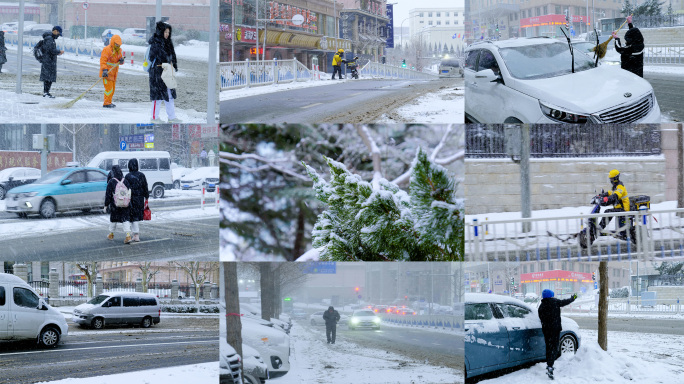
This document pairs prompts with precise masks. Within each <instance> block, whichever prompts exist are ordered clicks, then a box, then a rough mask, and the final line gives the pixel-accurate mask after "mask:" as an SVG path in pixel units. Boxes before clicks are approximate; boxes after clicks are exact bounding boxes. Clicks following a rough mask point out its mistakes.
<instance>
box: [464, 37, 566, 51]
mask: <svg viewBox="0 0 684 384" xmlns="http://www.w3.org/2000/svg"><path fill="white" fill-rule="evenodd" d="M556 43H562V42H561V41H560V40H556V39H551V38H548V37H528V38H522V39H508V40H499V41H484V42H478V43H473V44H472V45H470V46H469V47H468V49H467V50H472V49H477V48H478V47H483V46H485V45H488V44H491V45H494V46H496V47H497V48H511V47H527V46H530V45H542V44H556Z"/></svg>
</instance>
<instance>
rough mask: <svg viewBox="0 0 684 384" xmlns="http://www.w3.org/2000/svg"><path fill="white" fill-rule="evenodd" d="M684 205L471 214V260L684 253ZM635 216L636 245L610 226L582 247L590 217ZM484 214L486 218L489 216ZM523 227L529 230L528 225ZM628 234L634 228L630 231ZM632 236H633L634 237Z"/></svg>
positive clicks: (468, 254) (468, 227)
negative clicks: (495, 216) (562, 213)
mask: <svg viewBox="0 0 684 384" xmlns="http://www.w3.org/2000/svg"><path fill="white" fill-rule="evenodd" d="M683 214H684V209H670V210H659V211H648V210H644V211H639V212H634V211H631V212H615V213H601V214H590V215H578V216H566V217H540V218H526V219H522V218H521V219H510V220H486V218H485V215H478V217H475V218H472V219H471V220H466V233H465V238H466V244H467V245H466V261H485V260H489V261H530V260H541V259H547V260H551V259H558V260H560V259H561V258H567V259H568V260H571V259H577V260H578V261H580V260H604V259H607V260H613V259H615V260H622V259H623V258H625V259H630V260H631V259H632V258H649V259H651V258H654V257H675V256H684V218H683V217H680V216H682V215H683ZM621 216H622V217H628V216H632V217H633V218H634V219H635V220H634V224H635V235H636V245H634V244H632V242H631V241H624V240H619V239H617V238H616V236H614V235H615V233H613V232H604V236H600V237H599V238H598V239H597V240H596V241H594V242H593V244H590V245H588V246H587V248H582V246H581V245H580V241H579V239H580V236H579V235H578V234H579V233H580V231H582V230H584V229H585V228H587V225H588V222H589V219H591V218H598V219H599V220H600V219H601V218H603V217H612V218H613V220H612V221H611V223H610V224H609V225H608V226H607V228H606V231H609V230H610V231H612V229H613V228H614V227H615V223H616V222H617V221H618V217H621ZM483 219H484V220H483ZM523 227H528V229H529V230H527V231H524V230H523ZM626 232H627V234H628V236H630V235H629V231H626ZM629 240H631V236H630V239H629Z"/></svg>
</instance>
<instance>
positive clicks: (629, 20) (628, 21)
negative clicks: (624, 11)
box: [627, 15, 632, 24]
mask: <svg viewBox="0 0 684 384" xmlns="http://www.w3.org/2000/svg"><path fill="white" fill-rule="evenodd" d="M627 24H632V15H629V16H627Z"/></svg>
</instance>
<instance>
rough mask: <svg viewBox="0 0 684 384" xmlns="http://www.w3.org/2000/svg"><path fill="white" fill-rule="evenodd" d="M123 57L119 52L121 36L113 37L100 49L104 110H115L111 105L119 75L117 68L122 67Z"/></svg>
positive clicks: (113, 105) (114, 105)
mask: <svg viewBox="0 0 684 384" xmlns="http://www.w3.org/2000/svg"><path fill="white" fill-rule="evenodd" d="M123 63H124V57H123V52H121V36H119V35H114V36H112V38H111V39H109V45H107V46H106V47H104V49H102V54H101V55H100V77H101V78H102V84H104V104H103V105H102V107H104V108H115V107H116V104H113V103H112V98H113V97H114V91H115V90H116V76H117V75H118V73H119V66H120V65H123Z"/></svg>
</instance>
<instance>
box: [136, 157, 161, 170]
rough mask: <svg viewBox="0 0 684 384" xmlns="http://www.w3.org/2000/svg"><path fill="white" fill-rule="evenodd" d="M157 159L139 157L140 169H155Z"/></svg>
mask: <svg viewBox="0 0 684 384" xmlns="http://www.w3.org/2000/svg"><path fill="white" fill-rule="evenodd" d="M157 168H158V167H157V159H140V171H156V170H157Z"/></svg>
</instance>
